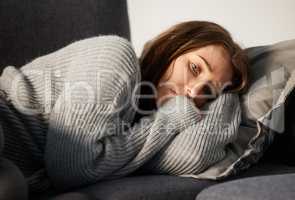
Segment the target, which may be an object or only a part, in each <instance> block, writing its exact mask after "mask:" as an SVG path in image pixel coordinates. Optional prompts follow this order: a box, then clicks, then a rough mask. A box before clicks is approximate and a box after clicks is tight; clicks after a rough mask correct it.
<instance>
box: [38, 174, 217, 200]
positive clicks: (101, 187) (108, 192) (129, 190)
mask: <svg viewBox="0 0 295 200" xmlns="http://www.w3.org/2000/svg"><path fill="white" fill-rule="evenodd" d="M215 183H216V182H214V181H209V180H196V179H193V178H184V177H177V176H168V175H142V176H129V177H125V178H122V179H116V180H110V181H103V182H99V183H97V184H94V185H90V186H88V187H84V188H81V189H78V190H75V191H71V192H69V193H64V194H59V195H54V194H53V193H52V194H51V195H46V196H43V197H42V196H35V198H34V199H41V200H49V199H50V200H53V199H54V200H55V199H64V200H66V199H71V200H73V199H72V198H74V199H75V198H78V199H79V198H81V200H84V199H89V200H126V199H128V200H138V199H145V200H162V199H163V200H164V199H169V200H174V199H175V200H179V199H182V200H190V199H194V198H195V196H196V195H197V194H198V193H199V192H200V191H201V190H203V189H204V188H206V187H208V186H210V185H213V184H215Z"/></svg>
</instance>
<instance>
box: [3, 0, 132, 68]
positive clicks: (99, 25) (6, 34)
mask: <svg viewBox="0 0 295 200" xmlns="http://www.w3.org/2000/svg"><path fill="white" fill-rule="evenodd" d="M99 34H117V35H120V36H122V37H125V38H127V39H130V27H129V20H128V12H127V3H126V0H38V1H36V0H9V1H0V70H1V69H3V67H5V66H7V65H14V66H17V67H20V66H22V65H24V64H25V63H28V62H29V61H31V60H32V59H34V58H36V57H38V56H41V55H44V54H47V53H50V52H52V51H55V50H57V49H59V48H61V47H63V46H65V45H67V44H69V43H71V42H73V41H75V40H79V39H83V38H87V37H91V36H96V35H99Z"/></svg>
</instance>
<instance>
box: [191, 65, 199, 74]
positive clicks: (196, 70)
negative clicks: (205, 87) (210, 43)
mask: <svg viewBox="0 0 295 200" xmlns="http://www.w3.org/2000/svg"><path fill="white" fill-rule="evenodd" d="M190 67H191V69H192V71H193V72H194V73H195V74H196V75H199V74H200V67H199V66H198V65H196V64H195V63H190Z"/></svg>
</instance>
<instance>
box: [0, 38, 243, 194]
mask: <svg viewBox="0 0 295 200" xmlns="http://www.w3.org/2000/svg"><path fill="white" fill-rule="evenodd" d="M140 78H141V77H140V67H139V65H138V60H137V58H136V55H135V53H134V50H133V48H132V46H131V45H130V43H129V42H128V41H127V40H125V39H123V38H120V37H117V36H98V37H92V38H88V39H84V40H80V41H76V42H74V43H72V44H70V45H68V46H66V47H64V48H62V49H60V50H58V51H56V52H53V53H50V54H48V55H45V56H42V57H39V58H37V59H35V60H33V61H32V62H30V63H28V64H26V65H24V66H23V67H21V68H20V69H17V68H15V67H13V66H7V67H6V68H5V69H4V71H3V73H2V75H1V77H0V89H1V91H0V92H1V95H0V97H1V98H0V112H1V117H0V150H1V143H3V140H4V141H5V145H4V148H3V149H2V156H5V157H7V158H9V159H11V160H12V161H13V162H14V163H15V164H16V165H17V166H19V168H20V169H21V170H22V172H23V173H24V175H25V177H26V178H27V181H28V184H29V185H30V188H31V190H33V191H38V190H39V191H40V190H42V189H45V188H47V187H48V186H49V185H50V184H51V183H52V184H53V185H54V186H55V187H57V188H59V189H71V188H74V187H79V186H83V185H86V184H92V183H95V182H97V181H100V180H106V179H113V178H119V177H122V176H126V175H127V174H130V173H132V172H134V171H135V170H137V169H139V168H140V167H141V168H142V169H145V170H149V171H151V172H155V173H166V174H173V175H183V174H197V173H200V172H202V171H203V170H205V169H206V168H208V167H209V166H210V165H212V164H214V163H216V162H218V161H220V160H222V159H223V158H224V157H225V155H226V149H227V145H228V144H229V143H231V142H232V141H234V140H235V139H236V137H237V130H238V127H239V123H240V118H241V116H240V115H241V114H240V106H239V100H238V96H236V95H235V94H222V95H220V96H219V97H218V98H217V99H216V100H215V101H213V102H212V103H210V104H208V105H207V109H206V113H205V114H204V113H203V114H202V113H201V112H199V110H198V109H196V107H195V106H194V103H193V102H192V101H191V100H190V99H188V98H187V97H185V96H175V97H172V98H170V99H169V100H168V101H167V102H166V103H165V104H163V105H162V106H161V107H159V108H158V109H157V111H156V112H153V113H151V114H150V115H147V116H144V117H142V118H141V119H140V120H139V122H137V123H136V124H134V125H133V126H130V125H131V123H132V120H133V118H134V115H135V111H136V105H137V103H138V95H139V94H140V91H139V90H138V89H137V86H138V83H139V82H140ZM3 137H4V138H3ZM2 146H3V145H2Z"/></svg>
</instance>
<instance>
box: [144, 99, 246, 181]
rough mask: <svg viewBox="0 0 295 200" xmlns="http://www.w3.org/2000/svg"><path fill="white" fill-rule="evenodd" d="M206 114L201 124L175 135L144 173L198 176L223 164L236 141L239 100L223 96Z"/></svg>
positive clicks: (210, 106)
mask: <svg viewBox="0 0 295 200" xmlns="http://www.w3.org/2000/svg"><path fill="white" fill-rule="evenodd" d="M206 112H207V114H205V115H204V117H203V119H202V120H201V121H200V122H197V123H194V124H193V125H192V126H189V127H187V128H186V129H185V130H183V131H182V132H180V133H179V134H177V136H176V137H175V138H174V139H173V140H172V142H171V143H169V144H168V145H167V146H165V147H164V148H163V149H161V150H160V152H158V153H157V154H156V156H155V157H154V158H153V159H152V160H151V161H150V162H149V163H148V164H147V165H146V166H144V169H146V170H149V171H151V172H154V173H164V174H167V173H168V174H173V175H183V174H198V173H200V172H202V171H203V170H205V169H206V168H208V167H210V166H211V165H212V164H214V163H216V162H218V161H220V160H222V159H223V158H224V157H225V155H226V146H227V145H228V144H229V143H231V142H233V141H234V140H235V139H236V138H237V134H238V128H239V125H240V120H241V108H240V104H239V97H238V95H237V94H222V95H221V96H219V98H217V99H216V100H215V101H213V102H212V103H210V105H209V108H208V110H207V111H206ZM180 149H181V150H180Z"/></svg>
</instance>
